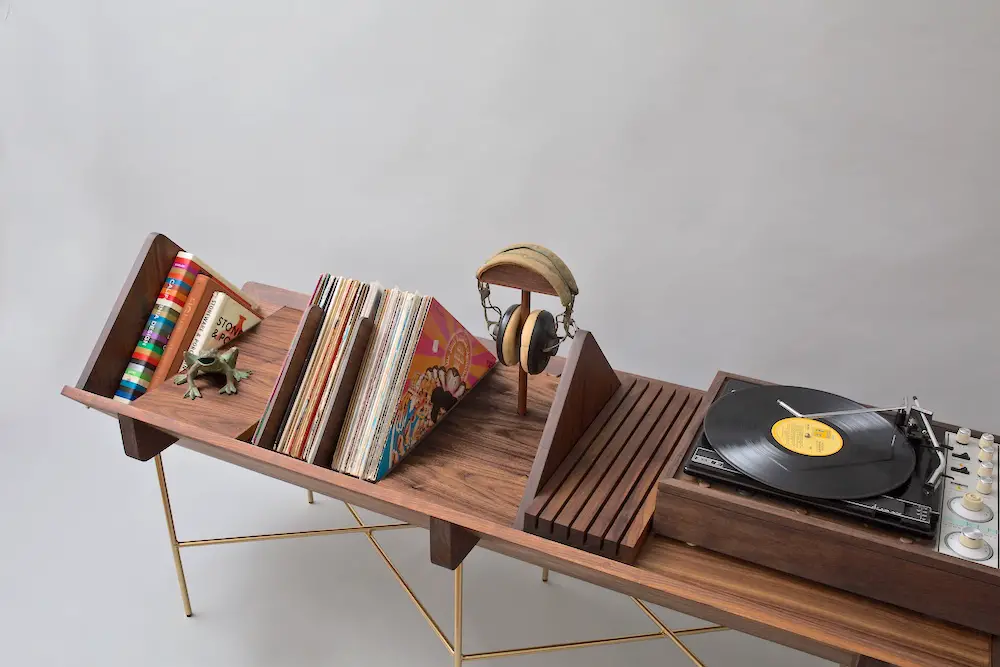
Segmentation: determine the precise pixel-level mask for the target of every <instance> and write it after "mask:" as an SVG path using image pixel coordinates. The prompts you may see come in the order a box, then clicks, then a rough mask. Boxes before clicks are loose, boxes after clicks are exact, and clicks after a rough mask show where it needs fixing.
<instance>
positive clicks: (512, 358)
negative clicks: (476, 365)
mask: <svg viewBox="0 0 1000 667" xmlns="http://www.w3.org/2000/svg"><path fill="white" fill-rule="evenodd" d="M523 320H524V316H523V315H522V313H521V306H520V304H517V305H513V306H511V307H510V308H508V309H507V310H506V311H504V314H503V316H502V317H501V318H500V326H499V327H497V359H499V360H500V363H501V364H503V365H504V366H513V365H515V364H517V359H518V355H517V346H518V343H519V342H520V340H521V324H522V323H523Z"/></svg>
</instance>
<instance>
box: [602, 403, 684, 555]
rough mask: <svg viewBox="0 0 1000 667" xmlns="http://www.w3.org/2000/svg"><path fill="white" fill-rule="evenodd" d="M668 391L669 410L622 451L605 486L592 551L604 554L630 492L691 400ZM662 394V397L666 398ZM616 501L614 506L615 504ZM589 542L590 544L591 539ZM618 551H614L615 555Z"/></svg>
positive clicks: (632, 439)
mask: <svg viewBox="0 0 1000 667" xmlns="http://www.w3.org/2000/svg"><path fill="white" fill-rule="evenodd" d="M668 391H669V394H670V399H669V402H668V404H667V406H666V409H664V410H663V412H662V413H661V414H660V415H659V416H658V417H657V418H656V420H655V422H654V423H653V424H652V427H651V428H650V429H649V430H647V431H646V433H645V434H640V432H639V430H637V431H636V433H635V435H634V436H633V437H632V438H631V440H630V441H629V443H628V446H627V450H623V451H622V453H621V455H620V456H619V457H618V461H616V462H615V467H614V469H613V470H612V471H611V474H609V475H608V476H607V477H606V478H605V480H604V482H603V483H607V484H609V485H610V488H609V489H608V491H607V496H608V502H606V503H605V504H604V507H602V508H601V510H600V512H598V514H597V516H596V517H594V520H593V521H592V522H591V524H590V526H588V527H587V528H586V531H587V533H588V534H589V536H592V537H595V538H598V543H597V544H591V545H590V548H592V549H596V550H597V551H598V552H600V551H601V549H602V547H603V543H604V541H605V539H606V536H607V533H608V531H609V530H610V529H611V524H612V523H614V521H615V519H616V518H617V517H618V516H619V515H620V514H621V512H622V510H623V508H624V505H625V501H626V500H627V499H628V496H629V492H630V491H631V490H632V487H633V486H634V485H635V483H636V481H637V480H638V479H639V477H641V476H642V473H643V471H644V470H646V468H647V467H649V464H650V462H651V461H652V459H653V456H654V455H655V454H656V451H657V450H658V449H659V447H660V445H661V444H662V442H663V438H664V436H665V435H666V434H667V431H669V430H670V427H671V426H673V424H674V422H675V421H676V419H677V416H678V415H679V414H680V413H681V410H682V409H683V408H684V406H685V404H686V403H687V400H688V392H686V391H684V390H683V389H680V390H678V389H677V388H669V389H664V390H663V394H667V393H668ZM663 394H661V396H662V395H663ZM612 501H613V502H612ZM587 541H588V542H589V541H590V537H588V539H587ZM616 551H617V547H615V548H614V549H613V551H612V553H614V552H616Z"/></svg>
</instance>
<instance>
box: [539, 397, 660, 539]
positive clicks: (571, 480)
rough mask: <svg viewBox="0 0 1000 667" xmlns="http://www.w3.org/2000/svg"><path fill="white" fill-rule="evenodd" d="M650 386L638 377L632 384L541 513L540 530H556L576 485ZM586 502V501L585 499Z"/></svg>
mask: <svg viewBox="0 0 1000 667" xmlns="http://www.w3.org/2000/svg"><path fill="white" fill-rule="evenodd" d="M648 388H649V382H648V381H646V380H637V381H636V382H635V384H633V385H632V389H631V390H630V391H629V392H628V394H627V395H626V396H625V400H624V401H622V402H621V404H620V405H619V406H618V408H617V409H616V410H615V411H614V413H612V415H611V418H610V419H608V421H607V423H606V424H605V425H604V426H603V427H601V429H600V430H599V431H598V433H597V436H596V437H595V438H594V440H593V441H592V442H590V443H588V444H586V445H585V447H584V448H583V451H582V453H581V454H580V456H579V458H578V460H577V463H576V465H575V466H574V468H573V470H572V471H571V473H570V477H568V478H567V479H566V481H565V482H563V484H562V486H561V487H560V488H559V490H558V491H556V492H555V493H554V494H553V495H552V499H551V500H550V501H549V504H548V505H546V507H545V509H544V510H543V511H542V512H541V514H539V515H538V530H539V532H541V533H544V534H548V533H551V532H552V531H553V528H554V526H555V523H556V517H557V516H559V514H560V513H561V512H562V511H563V509H564V508H565V507H566V504H567V503H568V502H569V500H570V498H572V497H573V495H574V494H575V493H576V489H577V488H578V487H579V485H580V484H581V483H582V482H583V479H584V478H585V477H586V475H587V472H588V471H589V470H590V468H591V467H592V466H593V465H594V462H595V461H597V459H598V458H599V457H600V456H601V454H602V453H603V452H604V450H605V448H607V446H608V443H609V442H610V441H611V440H612V439H613V438H614V437H615V436H616V434H617V433H618V429H619V428H620V427H621V425H622V424H623V423H625V420H626V419H628V417H629V415H631V414H632V411H633V410H634V409H635V406H636V405H637V404H638V403H639V401H640V400H641V399H642V397H643V395H644V394H645V393H646V389H648ZM581 504H582V503H581Z"/></svg>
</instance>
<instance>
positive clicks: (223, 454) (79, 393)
mask: <svg viewBox="0 0 1000 667" xmlns="http://www.w3.org/2000/svg"><path fill="white" fill-rule="evenodd" d="M245 289H247V290H249V291H251V292H252V293H253V294H254V295H255V296H256V297H257V298H260V299H261V300H263V301H266V302H267V308H268V311H267V312H268V313H274V312H276V311H277V310H278V309H279V308H280V307H281V306H290V307H301V305H302V303H303V302H304V300H305V299H307V296H306V295H302V294H298V293H295V292H288V291H286V290H281V289H278V288H272V287H268V286H263V285H258V284H254V283H250V284H248V285H247V286H246V288H245ZM558 381H559V380H558V378H557V377H554V376H550V375H546V374H543V375H540V376H532V378H531V381H530V391H529V402H528V415H527V416H526V417H519V416H518V415H517V414H516V401H517V375H516V372H513V371H512V369H508V368H503V367H501V368H499V369H497V370H496V371H495V372H493V373H491V374H490V375H489V376H488V378H487V379H486V380H485V381H483V382H481V383H480V386H477V387H476V388H475V389H474V390H473V391H472V392H471V393H470V395H469V396H468V397H467V398H465V399H464V400H463V401H462V402H461V404H459V405H458V406H457V407H456V408H455V409H454V410H453V411H452V412H451V413H450V414H449V416H448V418H447V419H446V420H444V421H443V422H442V423H441V424H440V425H439V426H438V427H437V428H436V429H435V430H434V431H433V432H431V433H430V434H429V436H428V437H427V439H426V440H425V441H424V442H423V443H421V444H420V446H419V447H418V448H417V449H416V450H415V451H414V452H413V453H412V454H411V455H410V456H409V457H408V458H407V459H406V460H405V461H404V462H403V463H402V464H400V466H399V467H398V468H397V469H396V470H395V471H394V472H393V473H392V474H390V475H389V476H388V477H387V478H386V479H384V480H383V481H381V482H379V483H377V484H372V483H368V482H364V481H361V480H358V479H355V478H352V477H348V476H346V475H343V474H340V473H337V472H334V471H332V470H329V469H325V468H321V467H319V466H314V465H311V464H309V463H306V462H304V461H300V460H297V459H293V458H291V457H288V456H285V455H282V454H279V453H277V452H273V451H270V450H265V449H262V448H259V447H255V446H253V445H250V444H248V443H246V442H242V441H240V440H237V439H235V438H234V437H231V436H229V435H223V434H220V433H219V432H216V431H214V430H213V429H211V428H208V427H206V425H205V424H201V423H195V422H192V421H182V420H180V419H177V418H175V416H170V415H168V414H165V413H163V412H159V411H157V410H156V409H155V407H154V406H153V405H151V404H150V405H148V406H147V407H145V408H144V407H143V406H142V405H141V403H142V402H141V400H140V401H137V402H136V403H135V404H131V405H127V404H123V403H118V402H115V401H113V400H111V399H109V398H105V397H103V396H100V395H97V394H94V393H91V392H88V391H84V390H82V389H79V388H76V387H65V388H64V389H63V394H64V395H66V396H68V397H70V398H72V399H74V400H76V401H78V402H80V403H83V404H84V405H87V406H89V407H92V408H95V409H98V410H101V411H103V412H106V413H108V414H111V415H119V416H123V417H127V418H129V419H131V420H134V421H138V422H144V423H145V424H149V425H151V426H153V427H155V428H156V429H159V430H161V431H165V432H167V433H170V434H172V435H174V436H176V437H178V438H181V440H180V441H179V442H178V444H179V445H181V446H184V447H187V448H189V449H193V450H195V451H199V452H202V453H204V454H207V455H209V456H212V457H214V458H218V459H221V460H224V461H228V462H231V463H234V464H236V465H239V466H242V467H245V468H248V469H250V470H255V471H258V472H261V473H263V474H265V475H268V476H270V477H274V478H277V479H282V480H284V481H287V482H290V483H293V484H296V485H298V486H301V487H304V488H308V489H311V490H313V491H315V492H317V493H322V494H324V495H328V496H331V497H334V498H339V499H342V500H345V501H348V502H350V503H352V504H356V505H359V506H361V507H364V508H367V509H369V510H372V511H375V512H378V513H381V514H384V515H387V516H391V517H394V518H397V519H400V520H403V521H408V522H410V523H414V524H417V525H420V526H425V527H426V526H428V525H429V523H430V520H431V518H434V519H437V520H441V521H446V522H449V523H452V524H454V525H456V526H459V527H461V528H463V529H466V530H468V531H471V532H473V533H475V534H476V535H477V536H479V538H480V542H479V545H480V546H483V547H485V548H487V549H490V550H493V551H497V552H499V553H503V554H506V555H508V556H511V557H514V558H517V559H519V560H523V561H526V562H530V563H534V564H537V565H541V566H546V567H549V568H551V569H553V570H555V571H558V572H562V573H564V574H567V575H570V576H573V577H577V578H579V579H583V580H586V581H590V582H592V583H594V584H597V585H600V586H603V587H605V588H609V589H612V590H616V591H620V592H622V593H627V594H629V595H634V596H636V597H638V598H641V599H643V600H647V601H649V602H653V603H656V604H662V605H664V606H666V607H669V608H672V609H676V610H678V611H680V612H683V613H686V614H690V615H693V616H696V617H699V618H702V619H705V620H708V621H712V622H716V623H721V624H723V625H726V626H728V627H730V628H733V629H736V630H740V631H743V632H747V633H750V634H753V635H756V636H760V637H763V638H765V639H768V640H771V641H776V642H778V643H781V644H785V645H787V646H791V647H793V648H797V649H799V650H803V651H806V652H808V653H812V654H814V655H819V656H822V657H825V658H827V659H830V660H833V661H835V662H840V663H843V664H847V663H849V662H850V660H851V658H852V657H853V656H854V655H857V654H862V655H867V656H870V657H872V658H876V659H878V660H883V661H886V662H888V663H890V664H895V665H899V666H900V667H998V666H1000V662H998V663H997V664H993V663H992V661H991V637H990V636H989V635H986V634H984V633H980V632H977V631H973V630H968V629H965V628H960V627H956V626H953V625H950V624H948V623H945V622H941V621H937V620H934V619H931V618H929V617H925V616H922V615H919V614H916V613H912V612H908V611H906V610H903V609H901V608H897V607H894V606H891V605H887V604H884V603H881V602H876V601H873V600H869V599H866V598H864V597H861V596H858V595H853V594H850V593H845V592H842V591H839V590H835V589H832V588H829V587H826V586H822V585H819V584H814V583H811V582H808V581H805V580H802V579H798V578H796V577H792V576H789V575H785V574H782V573H780V572H777V571H774V570H770V569H767V568H762V567H759V566H755V565H752V564H748V563H745V562H742V561H737V560H735V559H732V558H728V557H726V556H722V555H720V554H716V553H713V552H709V551H706V550H703V549H699V548H694V547H689V546H687V545H684V544H682V543H679V542H675V541H673V540H669V539H666V538H663V537H660V536H656V535H653V536H651V537H650V538H649V539H648V540H647V542H646V545H645V547H644V548H643V550H642V552H641V554H640V556H639V559H638V560H637V561H636V562H635V563H634V564H633V565H625V564H623V563H619V562H616V561H612V560H609V559H607V558H604V557H602V556H598V555H595V554H591V553H587V552H584V551H582V550H579V549H576V548H573V547H570V546H566V545H563V544H559V543H556V542H553V541H550V540H547V539H545V538H542V537H539V536H536V535H530V534H528V533H525V532H522V531H520V530H517V529H514V528H513V527H511V524H512V522H513V520H514V517H515V515H516V512H517V508H518V504H519V502H520V501H521V497H522V494H523V490H524V487H525V483H526V481H527V477H528V473H529V471H530V469H531V464H532V461H533V459H534V454H535V450H536V449H537V446H538V440H539V438H540V437H541V432H542V428H543V426H544V423H545V418H546V416H547V414H548V407H549V405H550V404H551V402H552V398H553V395H554V393H555V389H556V386H557V385H558Z"/></svg>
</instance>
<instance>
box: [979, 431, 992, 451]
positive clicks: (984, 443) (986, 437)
mask: <svg viewBox="0 0 1000 667" xmlns="http://www.w3.org/2000/svg"><path fill="white" fill-rule="evenodd" d="M992 446H993V434H992V433H983V434H982V435H981V436H979V448H980V449H983V448H986V447H992Z"/></svg>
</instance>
